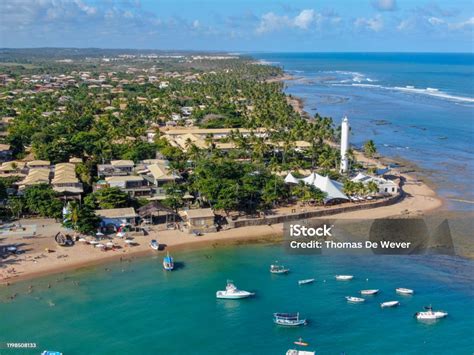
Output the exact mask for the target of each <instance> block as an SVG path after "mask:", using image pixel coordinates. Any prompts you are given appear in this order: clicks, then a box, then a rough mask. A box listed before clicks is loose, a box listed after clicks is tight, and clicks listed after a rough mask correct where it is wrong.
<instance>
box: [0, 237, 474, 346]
mask: <svg viewBox="0 0 474 355" xmlns="http://www.w3.org/2000/svg"><path fill="white" fill-rule="evenodd" d="M173 256H174V257H175V260H176V261H177V265H178V270H176V271H173V272H171V273H170V272H164V271H163V270H162V268H161V257H160V258H156V257H155V258H151V257H150V258H144V259H140V260H134V261H132V262H131V263H128V262H122V263H115V264H111V265H108V266H100V267H96V268H92V269H86V270H82V271H79V272H74V273H70V274H67V275H60V276H52V277H48V278H44V279H40V280H36V281H29V282H23V283H21V284H17V285H13V286H10V287H8V288H6V287H5V288H2V289H1V290H0V299H1V301H2V302H1V303H0V315H1V322H0V340H1V341H2V342H10V341H17V342H36V343H37V344H38V348H39V350H43V349H50V350H60V351H63V352H64V353H65V354H85V353H90V354H223V353H225V354H284V353H285V352H286V350H287V349H288V348H290V347H292V345H293V341H295V340H296V339H297V338H298V337H300V336H301V337H303V339H305V340H306V341H308V342H309V343H310V348H312V349H314V350H316V351H317V353H318V354H340V353H341V352H345V353H346V354H471V353H472V350H473V349H474V340H473V337H472V329H473V327H474V316H473V314H472V309H474V308H473V306H474V301H473V295H474V292H473V289H472V281H473V277H472V266H473V265H472V262H470V261H465V260H462V259H459V258H451V257H435V256H430V257H423V256H416V257H389V256H384V257H380V256H369V257H367V256H365V257H335V256H315V255H313V256H311V255H306V256H302V255H287V254H285V251H284V250H283V248H282V247H281V246H278V245H258V246H242V247H235V248H222V249H210V250H203V251H193V252H190V251H189V252H180V253H178V252H177V253H174V255H173ZM275 259H278V260H280V262H281V263H284V264H285V265H287V266H289V267H290V268H291V273H290V274H289V275H287V276H281V275H272V274H270V273H269V271H268V267H269V265H270V264H271V263H272V262H273V261H274V260H275ZM335 274H353V275H355V279H354V280H353V281H350V282H337V281H335V280H334V275H335ZM312 277H315V278H316V279H317V281H316V282H315V283H314V284H310V285H305V286H298V285H297V280H299V279H305V278H312ZM229 278H230V279H233V280H234V281H235V283H236V284H237V286H238V287H239V288H241V289H245V290H252V291H255V292H256V297H254V298H252V299H247V300H240V301H232V300H216V299H215V292H216V290H219V289H222V288H223V287H224V286H225V282H226V279H229ZM367 279H368V281H367ZM324 280H326V282H323V281H324ZM48 283H49V284H51V288H50V289H48V288H47V285H48ZM30 284H32V285H33V292H31V293H28V287H29V285H30ZM396 287H409V288H413V289H415V291H416V294H415V295H414V296H412V297H403V296H398V295H396V294H395V291H394V289H395V288H396ZM367 288H379V289H380V290H381V293H380V294H379V295H377V296H373V297H369V296H368V297H366V298H367V301H366V304H360V305H350V304H347V303H346V301H345V299H344V296H346V295H357V291H358V290H360V289H367ZM15 292H16V293H18V296H17V297H16V299H15V300H14V301H6V297H7V296H8V295H11V294H13V293H15ZM388 300H400V302H401V306H400V307H398V308H394V309H383V310H382V309H381V308H380V307H379V303H380V302H383V301H388ZM427 304H433V307H434V308H436V309H443V310H446V311H447V312H449V317H448V318H447V319H444V320H441V321H439V322H438V323H436V324H431V325H426V324H421V323H419V322H417V321H416V320H415V319H414V318H413V314H414V313H415V312H416V311H419V310H421V309H422V307H423V306H424V305H427ZM297 311H299V312H301V314H302V315H303V316H305V317H307V318H308V319H309V325H308V326H306V327H302V328H298V329H286V328H279V327H277V326H275V325H274V324H273V323H272V313H273V312H297ZM0 353H1V354H16V353H18V354H34V353H38V351H36V352H35V351H24V352H19V351H17V352H11V351H6V350H4V349H1V348H0Z"/></svg>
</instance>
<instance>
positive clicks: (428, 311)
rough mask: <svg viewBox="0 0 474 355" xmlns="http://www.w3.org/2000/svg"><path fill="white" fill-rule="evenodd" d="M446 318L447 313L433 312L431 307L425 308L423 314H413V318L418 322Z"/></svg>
mask: <svg viewBox="0 0 474 355" xmlns="http://www.w3.org/2000/svg"><path fill="white" fill-rule="evenodd" d="M447 316H448V312H445V311H433V308H432V307H431V306H427V307H425V311H424V312H417V313H415V317H416V319H418V320H427V321H430V320H437V319H441V318H445V317H447Z"/></svg>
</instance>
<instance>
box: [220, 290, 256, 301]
mask: <svg viewBox="0 0 474 355" xmlns="http://www.w3.org/2000/svg"><path fill="white" fill-rule="evenodd" d="M253 295H254V294H253V293H251V292H245V293H241V294H236V295H229V294H226V293H224V292H223V291H217V292H216V298H219V299H224V300H240V299H243V298H248V297H251V296H253Z"/></svg>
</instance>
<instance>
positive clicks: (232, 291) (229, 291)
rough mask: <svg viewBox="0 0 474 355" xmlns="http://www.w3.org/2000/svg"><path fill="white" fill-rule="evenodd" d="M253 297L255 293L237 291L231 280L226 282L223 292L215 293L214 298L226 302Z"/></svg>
mask: <svg viewBox="0 0 474 355" xmlns="http://www.w3.org/2000/svg"><path fill="white" fill-rule="evenodd" d="M253 295H255V293H252V292H248V291H242V290H239V289H238V288H237V287H236V286H235V285H234V283H233V282H232V280H227V286H226V288H225V291H217V292H216V298H222V299H228V300H237V299H241V298H247V297H250V296H253Z"/></svg>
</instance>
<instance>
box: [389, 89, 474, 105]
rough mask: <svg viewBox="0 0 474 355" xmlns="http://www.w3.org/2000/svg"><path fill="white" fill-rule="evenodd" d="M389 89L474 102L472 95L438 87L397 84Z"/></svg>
mask: <svg viewBox="0 0 474 355" xmlns="http://www.w3.org/2000/svg"><path fill="white" fill-rule="evenodd" d="M387 89H389V90H390V89H393V90H397V91H402V92H409V93H414V94H421V95H428V96H432V97H437V98H441V99H447V100H453V101H460V102H469V103H474V98H472V97H466V96H457V95H451V94H448V93H446V92H444V91H441V90H439V89H436V88H426V89H417V88H415V87H413V86H410V85H408V86H405V87H401V86H395V87H393V88H390V87H388V88H387Z"/></svg>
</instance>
